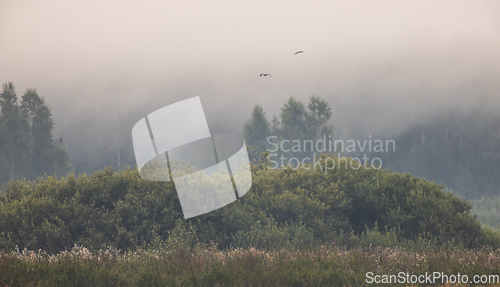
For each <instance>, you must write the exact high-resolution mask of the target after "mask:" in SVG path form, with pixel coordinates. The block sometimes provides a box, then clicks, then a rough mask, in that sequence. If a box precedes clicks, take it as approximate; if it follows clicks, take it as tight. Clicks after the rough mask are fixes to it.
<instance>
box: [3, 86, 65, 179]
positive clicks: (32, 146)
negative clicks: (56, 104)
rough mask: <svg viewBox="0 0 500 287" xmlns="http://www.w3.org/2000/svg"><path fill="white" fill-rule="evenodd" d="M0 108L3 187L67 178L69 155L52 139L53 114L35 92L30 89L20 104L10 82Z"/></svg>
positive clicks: (4, 90) (59, 143)
mask: <svg viewBox="0 0 500 287" xmlns="http://www.w3.org/2000/svg"><path fill="white" fill-rule="evenodd" d="M0 104H1V115H0V148H1V149H0V183H5V182H7V181H8V180H10V179H24V178H26V179H36V178H37V177H40V176H43V175H44V174H46V173H47V174H58V175H59V176H64V175H67V174H68V173H69V172H70V170H71V166H70V164H69V155H68V153H67V152H66V150H65V149H63V148H62V147H61V144H62V141H61V140H59V142H56V141H54V140H53V139H52V128H53V126H54V122H53V120H52V114H51V112H50V109H49V107H48V106H47V104H46V103H45V101H44V99H43V98H42V97H40V96H39V95H38V94H37V92H36V90H33V89H28V90H27V91H26V92H25V93H24V95H23V96H22V99H21V102H20V103H18V98H17V95H16V91H15V87H14V85H13V84H12V83H10V82H9V83H7V84H4V85H3V90H2V93H0Z"/></svg>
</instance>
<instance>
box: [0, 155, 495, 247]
mask: <svg viewBox="0 0 500 287" xmlns="http://www.w3.org/2000/svg"><path fill="white" fill-rule="evenodd" d="M332 160H335V162H337V160H338V159H337V158H334V157H330V156H327V155H322V156H321V157H320V158H318V162H319V164H318V165H317V166H316V168H314V167H313V166H305V167H302V168H299V169H295V170H294V169H291V168H284V169H270V168H269V163H268V162H266V161H265V160H264V161H261V162H259V163H257V164H254V165H253V166H252V176H253V185H252V188H251V190H250V191H249V192H248V193H247V194H246V195H245V196H243V197H242V198H241V199H240V200H238V201H236V202H234V203H231V204H229V205H228V206H225V207H223V208H220V209H218V210H216V211H213V212H210V213H207V214H204V215H201V216H198V217H195V218H190V219H188V220H185V219H184V218H183V217H182V209H181V206H180V203H179V201H178V197H177V194H176V192H175V187H174V185H173V183H172V182H152V181H146V180H143V179H141V178H140V177H139V175H138V172H137V169H133V170H132V169H127V170H125V171H122V172H119V173H117V172H114V170H113V169H111V168H108V169H105V170H103V171H99V172H96V173H94V174H92V175H91V176H86V175H83V176H80V177H78V178H76V177H75V176H69V177H66V178H62V179H59V180H57V179H55V178H52V177H47V178H45V179H39V180H38V181H36V182H24V181H15V182H10V183H9V184H8V186H7V187H6V189H5V192H4V193H3V194H2V195H0V249H1V250H14V248H16V246H18V247H20V248H24V247H28V248H29V249H32V250H38V249H43V250H46V251H47V252H49V253H56V252H59V251H61V250H65V249H70V248H71V247H72V246H73V245H74V244H78V245H83V246H86V247H87V248H89V249H91V250H97V249H101V248H107V247H113V248H118V249H121V250H135V249H136V248H138V247H140V248H149V247H158V246H163V247H166V248H171V249H178V248H180V247H188V248H189V247H193V246H195V245H196V244H198V243H202V244H212V242H213V243H215V244H216V245H217V247H218V248H221V249H223V248H227V247H245V248H246V247H260V248H268V249H279V248H284V247H286V248H297V247H300V246H304V245H311V244H316V245H317V244H331V243H333V242H344V243H345V244H354V245H356V244H357V245H366V244H368V243H369V242H371V243H373V244H377V245H380V246H395V245H405V244H406V245H408V244H411V242H420V243H419V244H421V245H425V244H427V243H425V244H424V243H423V242H429V244H431V243H432V244H433V245H435V246H439V245H446V244H455V245H460V246H464V247H467V248H476V247H481V246H483V245H490V246H494V247H500V236H499V235H498V233H497V232H495V231H492V230H489V229H487V228H482V227H481V225H480V223H479V222H478V221H477V220H476V218H475V217H474V216H473V215H471V213H470V209H471V204H470V203H468V202H467V201H464V200H462V199H460V198H458V197H456V196H454V195H453V194H452V193H451V192H446V191H443V186H441V185H436V184H434V183H431V182H428V181H425V180H424V179H420V178H416V177H412V176H411V175H410V174H399V173H392V172H390V171H385V170H374V169H365V168H363V167H361V168H360V169H358V170H354V169H344V168H340V169H338V168H334V169H329V170H327V172H325V171H324V167H325V164H326V165H327V166H328V167H330V168H331V167H332V166H331V162H332ZM327 161H328V162H327ZM306 168H308V169H306ZM353 236H354V237H353ZM356 237H357V238H358V239H356Z"/></svg>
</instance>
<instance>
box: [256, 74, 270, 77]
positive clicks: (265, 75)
mask: <svg viewBox="0 0 500 287" xmlns="http://www.w3.org/2000/svg"><path fill="white" fill-rule="evenodd" d="M262 76H264V77H267V76H269V77H271V75H269V74H260V76H259V77H262Z"/></svg>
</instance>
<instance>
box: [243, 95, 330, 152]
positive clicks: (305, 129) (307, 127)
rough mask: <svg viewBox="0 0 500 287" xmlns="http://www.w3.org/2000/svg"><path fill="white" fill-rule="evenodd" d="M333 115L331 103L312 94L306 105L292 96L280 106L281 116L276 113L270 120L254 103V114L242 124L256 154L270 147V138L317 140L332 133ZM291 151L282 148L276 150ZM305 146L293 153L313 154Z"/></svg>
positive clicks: (251, 148) (251, 150)
mask: <svg viewBox="0 0 500 287" xmlns="http://www.w3.org/2000/svg"><path fill="white" fill-rule="evenodd" d="M331 116H332V112H331V108H330V105H329V104H328V102H327V101H325V100H324V99H322V98H320V97H319V96H316V95H312V96H311V98H310V100H309V103H308V104H307V106H306V105H305V104H304V103H303V102H301V101H299V100H297V99H296V98H294V97H290V98H289V99H288V100H287V101H286V102H285V103H284V104H283V107H282V108H281V113H280V114H279V117H277V116H274V117H273V120H272V122H271V123H269V121H268V120H267V118H266V115H265V112H264V110H263V108H262V106H260V105H255V107H254V109H253V111H252V117H251V118H250V119H249V121H248V122H247V123H246V124H245V125H244V126H243V132H244V133H243V134H244V137H245V140H246V143H247V145H248V146H249V147H250V152H252V153H253V156H254V157H257V155H258V154H260V153H262V152H265V151H266V150H267V149H269V148H270V146H269V144H268V141H267V138H268V137H269V136H274V137H276V140H275V141H277V142H280V141H281V140H288V141H293V140H299V141H303V140H313V141H314V140H317V139H322V138H323V136H326V135H331V134H332V133H333V126H330V125H327V122H328V120H330V118H331ZM276 154H277V155H278V157H279V155H281V154H288V153H286V152H283V151H278V152H277V153H276ZM311 155H312V153H311V152H306V151H304V150H302V151H300V152H296V153H294V156H295V157H298V158H303V157H306V156H309V157H310V156H311Z"/></svg>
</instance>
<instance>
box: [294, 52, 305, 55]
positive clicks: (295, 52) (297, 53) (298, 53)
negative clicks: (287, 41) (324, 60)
mask: <svg viewBox="0 0 500 287" xmlns="http://www.w3.org/2000/svg"><path fill="white" fill-rule="evenodd" d="M300 53H304V51H297V52H295V55H297V54H300Z"/></svg>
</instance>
